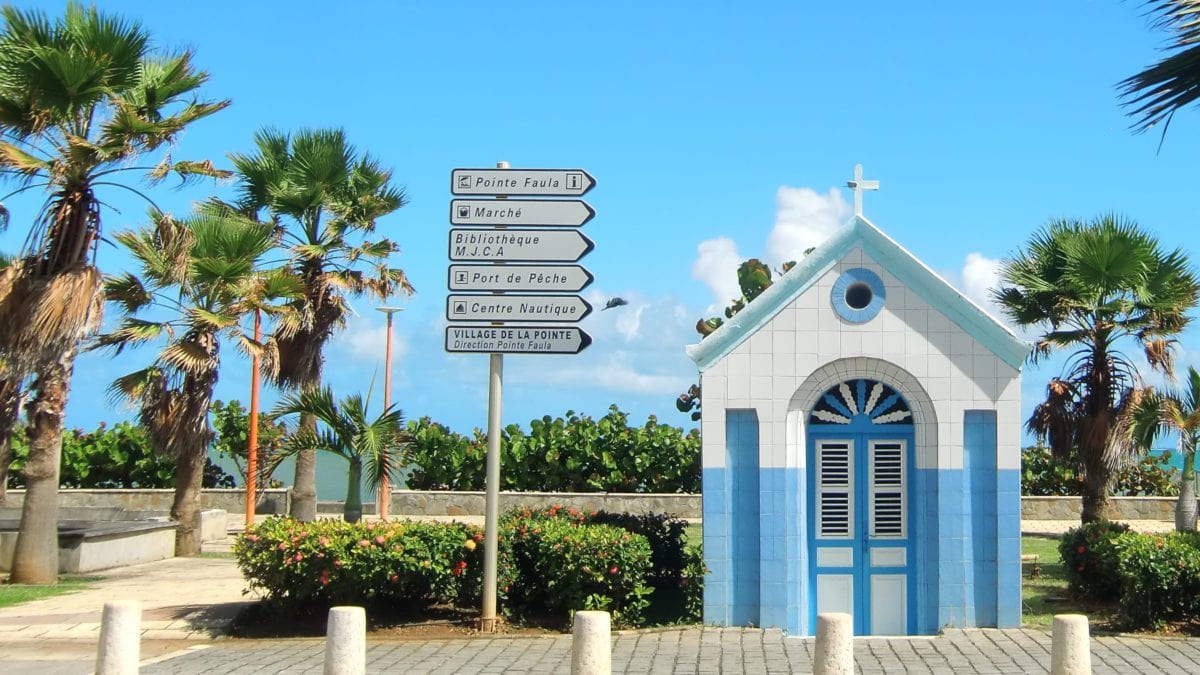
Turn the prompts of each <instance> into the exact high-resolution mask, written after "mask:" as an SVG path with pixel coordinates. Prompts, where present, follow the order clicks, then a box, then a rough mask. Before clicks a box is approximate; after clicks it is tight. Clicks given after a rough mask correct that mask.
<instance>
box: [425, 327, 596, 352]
mask: <svg viewBox="0 0 1200 675" xmlns="http://www.w3.org/2000/svg"><path fill="white" fill-rule="evenodd" d="M590 344H592V336H590V335H588V334H587V333H585V332H583V331H582V330H581V329H579V328H575V327H574V326H447V327H446V351H448V352H468V353H474V354H578V353H579V352H581V351H583V350H584V349H587V346H588V345H590Z"/></svg>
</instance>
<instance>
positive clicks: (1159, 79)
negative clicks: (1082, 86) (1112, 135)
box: [1117, 0, 1200, 137]
mask: <svg viewBox="0 0 1200 675" xmlns="http://www.w3.org/2000/svg"><path fill="white" fill-rule="evenodd" d="M1146 4H1147V5H1148V6H1149V10H1148V12H1147V13H1148V14H1149V15H1150V16H1152V17H1154V26H1155V27H1156V28H1160V29H1163V30H1166V31H1168V32H1170V33H1171V34H1172V35H1171V44H1170V45H1169V46H1168V47H1167V49H1168V50H1169V51H1171V52H1173V53H1172V54H1170V55H1169V56H1167V57H1166V58H1164V59H1163V60H1161V61H1159V62H1158V63H1156V64H1154V65H1152V66H1148V67H1146V68H1145V69H1144V70H1142V71H1141V72H1140V73H1138V74H1137V75H1133V76H1131V77H1127V78H1125V79H1124V80H1121V82H1119V83H1118V84H1117V87H1118V90H1119V91H1120V95H1121V98H1123V99H1124V101H1123V105H1124V106H1125V107H1126V108H1127V109H1128V111H1127V113H1126V114H1128V115H1129V116H1130V117H1133V118H1134V123H1133V129H1134V131H1136V132H1138V133H1141V132H1144V131H1147V130H1149V129H1150V128H1152V127H1154V126H1155V125H1157V124H1159V123H1160V122H1162V123H1164V124H1163V132H1162V133H1163V136H1164V137H1165V136H1166V134H1167V127H1169V126H1170V124H1171V118H1172V117H1174V116H1175V112H1176V111H1177V110H1180V109H1182V108H1184V107H1185V106H1187V105H1189V104H1191V103H1194V102H1195V101H1196V99H1197V98H1200V22H1198V21H1196V16H1197V15H1198V14H1200V0H1148V1H1147V2H1146Z"/></svg>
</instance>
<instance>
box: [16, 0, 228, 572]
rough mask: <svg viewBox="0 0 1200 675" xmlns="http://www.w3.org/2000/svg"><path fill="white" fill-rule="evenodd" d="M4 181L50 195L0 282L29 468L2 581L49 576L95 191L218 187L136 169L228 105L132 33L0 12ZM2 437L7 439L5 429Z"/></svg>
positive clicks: (85, 320)
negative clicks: (23, 397)
mask: <svg viewBox="0 0 1200 675" xmlns="http://www.w3.org/2000/svg"><path fill="white" fill-rule="evenodd" d="M0 17H2V18H3V21H4V26H3V29H2V30H0V172H2V173H4V174H5V175H7V176H8V177H10V178H13V179H15V180H17V181H19V182H21V183H22V185H21V187H20V189H19V190H18V191H22V190H30V189H42V190H45V191H46V193H47V194H48V198H47V200H46V202H45V204H44V205H43V207H42V209H41V212H40V213H39V214H38V216H37V217H36V218H35V219H34V220H33V223H32V227H31V228H30V231H29V233H28V235H27V237H26V244H25V247H24V250H23V251H22V252H21V254H20V256H19V258H18V260H17V262H16V263H15V264H13V265H12V266H11V267H9V268H8V269H7V270H5V271H4V273H2V274H0V353H3V354H4V355H5V358H6V360H7V365H8V367H9V369H10V371H12V372H15V373H16V374H17V376H19V377H22V378H23V377H25V376H26V375H27V374H35V377H34V380H33V385H32V391H33V399H32V401H31V403H30V405H29V410H28V413H29V442H30V452H29V460H28V463H27V464H26V465H25V468H24V475H25V479H26V484H27V492H26V495H25V503H24V506H23V509H22V513H21V525H20V533H19V536H18V539H17V546H16V551H15V552H14V554H13V566H12V579H13V581H19V582H23V583H52V582H54V581H55V579H56V578H57V566H58V537H57V535H56V523H57V520H58V469H59V451H60V447H61V441H62V422H63V415H64V410H65V408H66V402H67V393H68V389H69V384H70V376H71V370H72V367H73V365H74V361H75V354H76V350H77V347H78V343H79V340H80V339H81V337H82V336H84V335H85V334H86V333H88V332H90V331H91V330H93V329H94V328H95V327H96V326H98V325H99V321H100V312H101V309H102V306H103V300H102V294H101V292H100V290H101V277H100V273H99V272H98V271H97V269H96V267H95V247H96V243H97V242H98V241H99V239H100V224H101V218H100V206H101V202H100V200H99V199H98V197H97V195H96V190H97V189H98V188H101V187H125V188H126V189H132V188H128V187H127V186H125V185H123V184H121V183H120V182H117V176H118V173H119V172H123V171H139V172H140V173H142V174H143V175H144V176H145V177H147V178H149V179H150V180H151V181H160V180H162V179H164V178H166V177H167V176H168V175H170V174H172V173H174V174H177V175H179V176H181V177H185V178H186V177H193V176H198V175H204V176H219V175H225V172H221V171H217V170H216V169H214V168H213V167H212V165H211V164H210V163H208V162H188V161H172V159H171V158H170V156H169V155H166V154H164V155H163V156H162V158H161V161H159V162H158V163H157V164H156V165H154V166H144V167H143V166H138V165H137V164H136V163H135V162H134V160H135V159H136V158H138V157H139V156H143V155H146V154H148V153H155V152H156V151H158V150H159V149H161V148H162V147H164V146H165V145H167V144H169V143H171V142H172V141H173V140H174V139H175V138H176V136H177V135H178V134H179V133H180V132H181V131H182V130H183V129H184V128H186V127H187V126H188V125H189V124H190V123H192V122H194V121H196V120H199V119H201V118H204V117H207V116H208V115H211V114H213V113H215V112H217V111H219V110H221V109H222V108H225V107H226V106H227V105H229V102H228V101H215V102H205V101H200V100H198V99H197V98H196V91H197V89H198V88H199V87H200V86H201V85H203V84H204V82H205V81H206V80H207V79H208V76H207V74H206V73H204V72H203V71H200V70H196V69H195V68H194V67H193V66H192V54H191V52H189V51H186V50H184V51H173V52H170V53H167V52H157V51H155V50H152V49H151V47H150V34H149V33H148V32H147V31H146V30H145V29H144V28H143V27H142V26H141V25H139V24H138V23H136V22H131V21H126V20H124V19H122V18H120V17H117V16H115V15H111V14H107V13H101V12H99V11H98V10H97V9H96V8H95V7H91V8H85V7H83V6H82V5H80V4H78V3H75V2H71V3H69V4H68V5H67V8H66V12H65V14H64V15H63V16H62V17H60V18H57V19H55V20H53V21H52V20H51V19H49V18H47V16H46V15H45V14H44V13H43V12H40V11H36V10H31V11H22V10H19V9H16V8H13V7H11V6H6V7H4V8H3V9H0ZM3 431H6V430H3Z"/></svg>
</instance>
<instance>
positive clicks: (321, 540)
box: [317, 537, 329, 546]
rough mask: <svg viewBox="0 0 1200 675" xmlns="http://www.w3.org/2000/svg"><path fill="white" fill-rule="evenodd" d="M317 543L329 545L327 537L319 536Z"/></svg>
mask: <svg viewBox="0 0 1200 675" xmlns="http://www.w3.org/2000/svg"><path fill="white" fill-rule="evenodd" d="M317 543H318V544H320V545H322V546H328V545H329V537H321V538H320V539H318V540H317Z"/></svg>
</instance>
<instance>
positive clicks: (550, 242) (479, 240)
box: [450, 229, 596, 262]
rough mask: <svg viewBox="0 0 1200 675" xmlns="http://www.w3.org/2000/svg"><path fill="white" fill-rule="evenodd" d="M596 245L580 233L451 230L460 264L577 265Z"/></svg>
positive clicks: (452, 248) (453, 250) (452, 255)
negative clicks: (527, 263) (566, 263)
mask: <svg viewBox="0 0 1200 675" xmlns="http://www.w3.org/2000/svg"><path fill="white" fill-rule="evenodd" d="M595 246H596V244H595V243H593V242H592V240H591V239H588V238H587V237H585V236H583V234H582V233H580V232H579V231H578V230H465V229H452V230H450V259H451V260H454V261H456V262H459V261H461V262H479V261H485V260H490V261H492V262H575V261H576V260H579V259H580V258H582V257H583V256H585V255H587V254H588V253H589V252H590V251H591V250H592V249H593V248H595Z"/></svg>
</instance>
